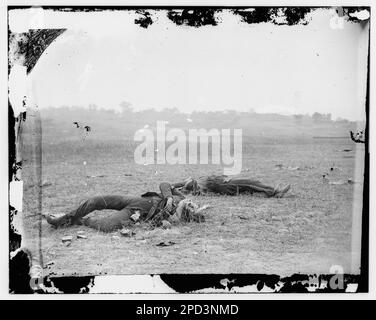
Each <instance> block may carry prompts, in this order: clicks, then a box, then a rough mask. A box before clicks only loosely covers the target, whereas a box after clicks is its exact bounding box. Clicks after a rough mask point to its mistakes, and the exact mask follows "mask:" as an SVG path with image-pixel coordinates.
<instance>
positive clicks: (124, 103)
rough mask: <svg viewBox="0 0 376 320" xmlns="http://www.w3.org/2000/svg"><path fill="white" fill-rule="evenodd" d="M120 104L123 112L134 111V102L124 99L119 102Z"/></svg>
mask: <svg viewBox="0 0 376 320" xmlns="http://www.w3.org/2000/svg"><path fill="white" fill-rule="evenodd" d="M119 106H120V109H121V112H122V113H132V112H133V108H132V104H131V103H130V102H128V101H122V102H121V103H120V104H119Z"/></svg>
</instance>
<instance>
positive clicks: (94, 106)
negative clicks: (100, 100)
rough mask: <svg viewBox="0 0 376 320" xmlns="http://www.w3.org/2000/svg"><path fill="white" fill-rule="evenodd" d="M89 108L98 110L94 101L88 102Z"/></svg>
mask: <svg viewBox="0 0 376 320" xmlns="http://www.w3.org/2000/svg"><path fill="white" fill-rule="evenodd" d="M89 110H90V111H97V110H98V106H97V105H96V104H94V103H90V104H89Z"/></svg>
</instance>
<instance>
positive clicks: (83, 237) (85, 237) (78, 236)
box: [77, 234, 87, 239]
mask: <svg viewBox="0 0 376 320" xmlns="http://www.w3.org/2000/svg"><path fill="white" fill-rule="evenodd" d="M77 239H87V236H86V235H84V234H78V235H77Z"/></svg>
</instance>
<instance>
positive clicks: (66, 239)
mask: <svg viewBox="0 0 376 320" xmlns="http://www.w3.org/2000/svg"><path fill="white" fill-rule="evenodd" d="M72 239H73V237H72V236H66V237H62V238H61V241H63V242H70V241H72Z"/></svg>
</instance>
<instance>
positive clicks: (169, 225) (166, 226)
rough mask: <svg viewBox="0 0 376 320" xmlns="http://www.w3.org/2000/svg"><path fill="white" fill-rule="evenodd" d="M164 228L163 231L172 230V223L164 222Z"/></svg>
mask: <svg viewBox="0 0 376 320" xmlns="http://www.w3.org/2000/svg"><path fill="white" fill-rule="evenodd" d="M162 228H163V229H170V228H171V223H170V222H168V221H167V220H163V221H162Z"/></svg>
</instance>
